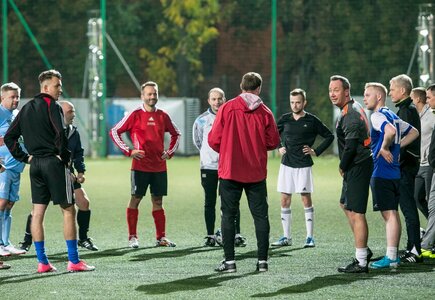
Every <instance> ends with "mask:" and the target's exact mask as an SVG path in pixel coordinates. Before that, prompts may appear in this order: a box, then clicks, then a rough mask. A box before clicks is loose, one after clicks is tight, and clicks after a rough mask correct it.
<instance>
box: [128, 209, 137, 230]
mask: <svg viewBox="0 0 435 300" xmlns="http://www.w3.org/2000/svg"><path fill="white" fill-rule="evenodd" d="M138 215H139V209H137V208H129V207H127V225H128V236H129V237H130V236H132V235H134V236H135V237H137V232H136V229H137V219H138Z"/></svg>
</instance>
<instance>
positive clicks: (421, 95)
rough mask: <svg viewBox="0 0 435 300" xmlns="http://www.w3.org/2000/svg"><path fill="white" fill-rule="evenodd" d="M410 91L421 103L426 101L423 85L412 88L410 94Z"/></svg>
mask: <svg viewBox="0 0 435 300" xmlns="http://www.w3.org/2000/svg"><path fill="white" fill-rule="evenodd" d="M412 93H414V95H416V96H417V98H418V99H420V101H421V102H422V103H426V90H425V89H424V87H416V88H413V89H412V91H411V94H412Z"/></svg>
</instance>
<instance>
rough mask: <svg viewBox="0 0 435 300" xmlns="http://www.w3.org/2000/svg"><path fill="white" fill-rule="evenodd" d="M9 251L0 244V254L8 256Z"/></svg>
mask: <svg viewBox="0 0 435 300" xmlns="http://www.w3.org/2000/svg"><path fill="white" fill-rule="evenodd" d="M10 255H11V253H10V252H9V251H8V250H6V249H5V246H3V245H1V246H0V256H10Z"/></svg>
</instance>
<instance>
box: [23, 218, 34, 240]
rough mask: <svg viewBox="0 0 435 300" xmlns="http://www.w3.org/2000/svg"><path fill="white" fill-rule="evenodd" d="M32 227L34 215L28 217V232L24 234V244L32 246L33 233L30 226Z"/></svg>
mask: <svg viewBox="0 0 435 300" xmlns="http://www.w3.org/2000/svg"><path fill="white" fill-rule="evenodd" d="M31 225H32V214H29V215H28V216H27V222H26V231H25V233H24V243H26V244H29V245H31V244H32V231H31V229H30V226H31Z"/></svg>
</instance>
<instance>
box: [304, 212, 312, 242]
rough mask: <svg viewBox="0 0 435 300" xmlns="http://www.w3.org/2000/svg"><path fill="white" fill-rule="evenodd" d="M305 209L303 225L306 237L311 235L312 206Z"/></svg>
mask: <svg viewBox="0 0 435 300" xmlns="http://www.w3.org/2000/svg"><path fill="white" fill-rule="evenodd" d="M304 210H305V226H306V228H307V237H313V226H314V207H312V206H311V207H307V208H305V209H304Z"/></svg>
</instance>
